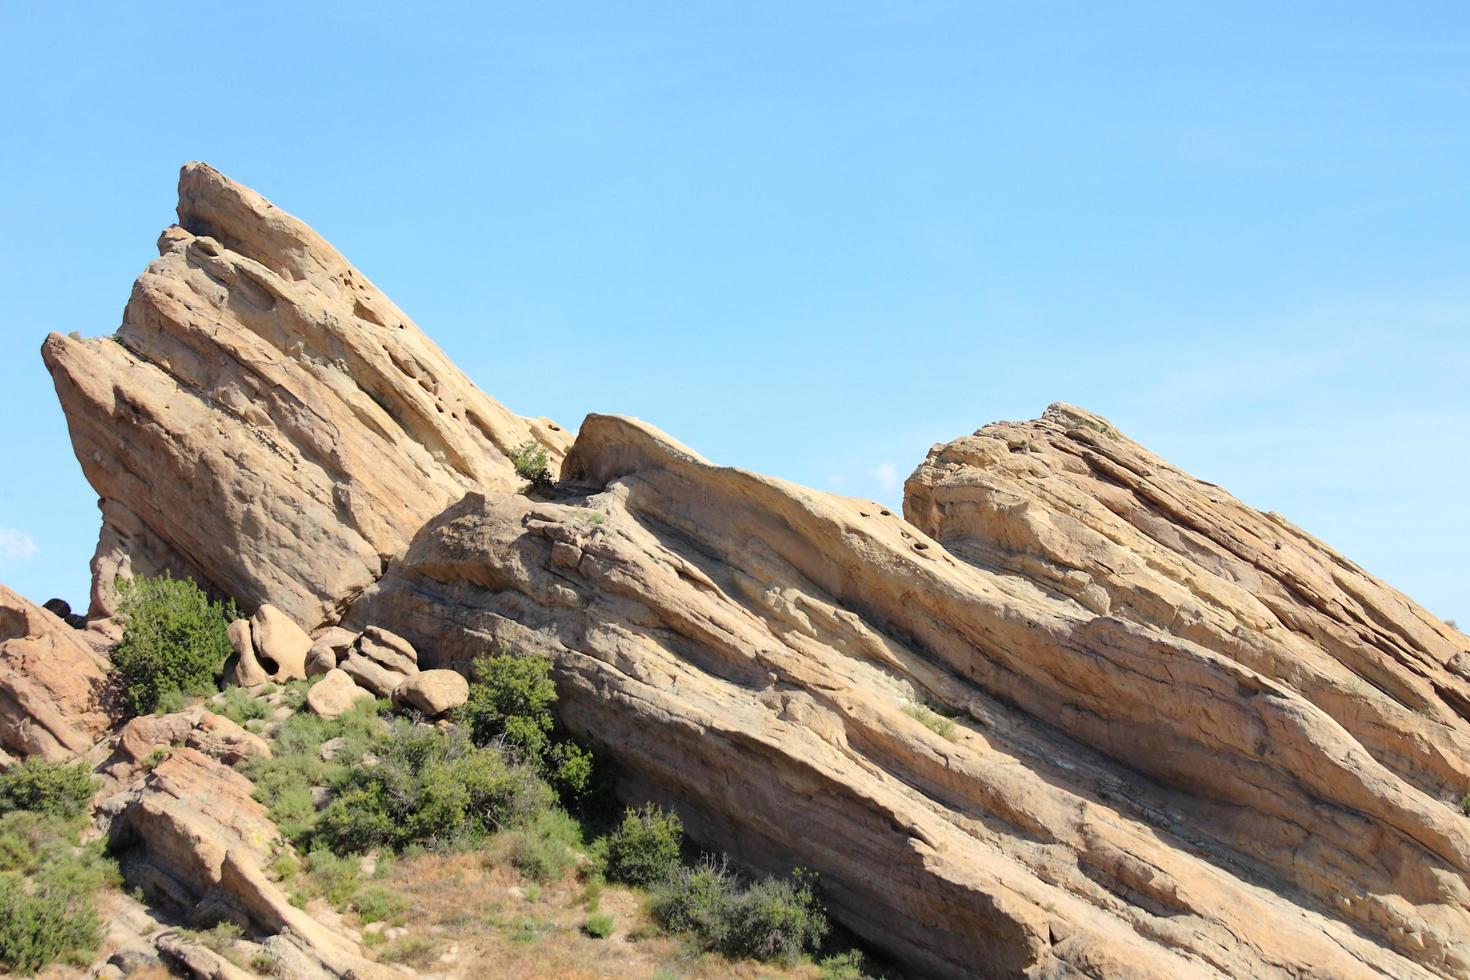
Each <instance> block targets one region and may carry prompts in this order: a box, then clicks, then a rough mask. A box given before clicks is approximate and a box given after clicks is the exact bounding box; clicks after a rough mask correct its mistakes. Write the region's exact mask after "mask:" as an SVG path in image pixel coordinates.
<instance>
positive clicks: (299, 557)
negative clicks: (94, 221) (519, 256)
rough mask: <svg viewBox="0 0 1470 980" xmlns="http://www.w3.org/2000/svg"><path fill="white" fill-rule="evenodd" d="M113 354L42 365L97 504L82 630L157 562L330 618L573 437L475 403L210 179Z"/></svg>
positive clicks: (165, 240) (407, 336) (81, 345)
mask: <svg viewBox="0 0 1470 980" xmlns="http://www.w3.org/2000/svg"><path fill="white" fill-rule="evenodd" d="M178 219H179V220H178V224H177V225H174V226H172V227H170V228H168V229H167V230H166V231H165V232H164V233H163V235H162V237H161V238H160V239H159V243H158V244H159V253H160V257H159V258H158V259H157V260H155V261H154V262H153V263H152V264H151V265H149V267H148V270H147V271H146V272H144V273H143V275H142V276H140V277H139V278H138V280H137V282H136V283H135V284H134V286H133V294H132V298H131V299H130V300H129V302H128V305H127V309H126V310H125V312H124V314H123V322H122V326H121V327H120V328H119V329H118V331H117V333H116V335H115V336H114V337H111V338H99V339H93V340H75V339H71V338H68V337H64V336H61V335H59V334H53V335H51V336H50V337H48V338H47V340H46V343H45V345H44V346H43V348H42V355H43V357H44V359H45V362H46V366H47V368H49V369H50V371H51V374H52V377H53V380H54V382H55V385H56V391H57V395H58V396H59V397H60V399H61V404H62V408H63V410H64V411H65V413H66V418H67V424H68V427H69V428H70V430H71V437H72V443H73V445H74V447H75V449H76V451H77V458H78V459H79V460H80V461H81V464H82V470H83V472H84V473H85V474H86V477H87V480H88V482H90V483H91V484H92V486H93V488H94V489H95V490H96V491H97V493H98V495H99V496H100V497H101V498H102V511H103V516H104V525H103V529H102V533H101V536H100V539H99V542H98V553H97V557H96V558H95V559H94V562H93V564H94V571H95V572H96V574H97V580H96V582H95V583H94V594H93V608H92V609H91V611H90V615H92V616H94V617H100V616H108V615H111V614H113V613H114V612H115V611H116V608H115V603H116V598H115V593H114V592H113V590H112V580H113V577H114V576H116V575H117V574H119V573H122V574H156V573H157V572H159V571H161V570H163V569H165V568H167V569H170V570H172V571H174V572H175V573H177V574H182V575H188V576H189V577H192V578H196V579H198V580H200V581H204V582H208V583H211V584H213V585H215V586H217V587H218V588H219V589H220V590H221V591H223V592H224V593H226V594H228V595H230V596H233V597H234V598H235V599H236V600H237V601H239V602H241V603H242V604H243V605H244V606H245V607H246V608H248V609H253V608H254V607H255V606H257V605H259V604H260V603H263V602H267V601H269V602H272V603H274V604H275V605H277V606H279V607H280V608H281V610H282V611H283V612H285V613H286V614H287V615H288V616H290V617H291V618H292V619H294V620H296V622H298V623H300V624H301V625H303V626H304V627H306V628H307V629H315V628H316V627H317V626H319V625H322V624H324V623H328V622H330V621H335V619H336V618H337V617H338V615H339V612H340V609H341V608H342V606H343V604H344V603H345V602H346V601H347V600H349V599H350V598H351V597H353V596H355V595H356V594H357V593H359V592H361V590H362V589H363V588H365V587H366V586H367V585H369V584H370V583H371V582H373V581H374V580H375V579H376V578H377V577H378V576H379V575H380V574H381V573H382V570H383V567H384V565H385V564H386V562H387V561H388V560H390V559H391V558H393V557H394V556H395V555H397V554H399V553H400V552H401V551H402V549H403V547H404V546H405V545H406V544H407V542H408V540H409V538H411V537H412V535H413V534H414V532H416V531H417V530H418V529H419V528H420V527H421V526H422V525H423V523H424V522H425V521H426V520H428V519H429V518H430V517H432V516H433V515H434V514H437V513H438V512H439V511H441V510H443V509H444V507H446V506H448V505H449V504H451V503H453V502H454V501H456V500H458V499H459V498H460V497H461V496H463V494H464V493H465V492H466V491H467V490H471V489H484V490H508V489H513V488H515V487H517V486H519V485H520V484H521V483H522V482H523V481H521V480H520V479H519V478H517V477H516V476H515V473H514V469H513V467H512V466H511V464H510V462H509V460H508V458H507V454H508V453H509V452H510V451H511V450H512V449H513V448H514V447H515V446H517V445H519V444H520V443H523V442H525V441H527V440H530V439H535V440H537V441H539V442H541V443H542V444H543V445H544V446H546V447H547V449H548V450H549V452H550V454H551V458H552V461H553V465H554V464H555V463H556V462H558V461H559V460H560V459H561V456H562V454H563V452H564V450H565V448H566V446H567V444H568V442H569V438H568V436H567V434H566V433H565V432H563V431H561V429H560V428H559V427H557V426H556V425H555V424H553V423H551V422H548V421H546V420H532V419H524V418H521V417H520V416H517V415H515V414H513V413H511V412H510V411H508V410H507V409H506V408H505V407H504V406H502V405H500V404H499V403H498V402H496V401H494V400H493V399H491V398H489V397H487V396H486V395H485V394H483V393H482V392H481V391H480V390H479V389H477V388H476V387H475V386H474V385H473V384H471V383H470V381H469V379H468V378H466V377H465V376H464V374H463V373H462V372H461V371H460V370H459V369H458V368H456V367H455V366H454V365H453V364H452V363H451V362H450V361H449V359H448V358H446V357H445V356H444V354H443V352H442V351H440V350H439V348H438V347H436V346H435V345H434V344H433V342H432V341H430V340H429V339H428V338H427V337H426V336H425V335H424V334H423V333H422V331H420V330H419V329H418V327H416V326H415V325H414V324H413V322H412V321H411V320H409V318H408V317H407V316H406V315H405V314H404V313H403V312H402V311H401V310H399V309H398V308H397V307H396V306H394V305H393V303H392V302H390V301H389V300H388V298H387V297H385V296H384V295H383V294H382V293H381V292H379V291H378V289H377V288H376V287H374V286H373V285H372V283H370V282H369V281H368V280H367V279H366V278H365V277H364V276H363V275H362V273H361V272H359V271H358V270H357V269H356V268H354V267H353V266H352V265H350V264H349V263H348V262H347V260H346V259H344V258H343V257H342V256H341V255H340V254H339V253H338V252H337V251H336V250H335V249H334V248H332V246H330V245H329V244H327V242H326V241H324V240H323V239H322V238H321V237H320V236H319V235H317V234H316V232H314V231H312V230H311V229H310V228H308V227H307V226H306V225H305V224H304V223H302V222H301V221H298V220H297V219H296V218H293V217H291V216H290V215H288V214H286V213H285V212H284V211H281V210H280V209H279V208H276V207H275V206H274V205H272V204H271V203H270V202H269V201H267V200H266V199H265V198H263V197H261V196H260V195H259V194H256V193H255V192H254V191H251V190H249V189H248V188H245V187H242V186H240V185H239V184H236V183H234V182H232V181H230V180H229V179H227V178H226V177H224V176H223V175H221V174H220V173H219V172H218V171H215V170H213V169H212V168H210V167H208V166H206V165H204V164H198V163H194V164H189V165H188V166H186V167H184V169H183V171H182V173H181V174H180V176H179V207H178Z"/></svg>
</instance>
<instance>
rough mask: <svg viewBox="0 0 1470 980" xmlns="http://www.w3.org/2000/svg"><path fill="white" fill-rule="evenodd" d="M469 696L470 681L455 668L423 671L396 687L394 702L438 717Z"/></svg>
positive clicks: (458, 705) (432, 716) (459, 704)
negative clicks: (454, 669)
mask: <svg viewBox="0 0 1470 980" xmlns="http://www.w3.org/2000/svg"><path fill="white" fill-rule="evenodd" d="M469 699H470V684H469V681H467V680H465V678H464V675H463V674H461V673H459V672H458V671H453V670H423V671H419V672H418V673H417V674H414V675H413V676H412V677H409V678H408V679H407V680H405V681H404V682H403V683H401V684H399V685H398V686H397V687H396V688H394V689H393V703H394V704H396V705H400V706H407V707H410V708H413V709H414V710H416V711H421V712H423V713H424V714H426V715H428V716H429V717H431V718H438V717H439V716H441V715H444V714H446V713H448V712H450V711H453V710H454V709H455V708H458V707H460V706H461V705H463V704H464V703H465V702H466V701H468V700H469Z"/></svg>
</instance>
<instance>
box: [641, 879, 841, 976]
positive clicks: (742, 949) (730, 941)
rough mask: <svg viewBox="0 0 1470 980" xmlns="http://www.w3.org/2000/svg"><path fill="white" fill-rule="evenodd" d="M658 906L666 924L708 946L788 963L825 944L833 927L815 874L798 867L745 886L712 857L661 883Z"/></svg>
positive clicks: (657, 915)
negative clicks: (785, 875)
mask: <svg viewBox="0 0 1470 980" xmlns="http://www.w3.org/2000/svg"><path fill="white" fill-rule="evenodd" d="M652 911H653V914H654V917H655V918H656V919H657V920H658V921H659V922H660V923H661V924H663V926H664V927H665V928H667V929H669V930H670V931H671V932H680V933H688V934H691V935H692V936H693V937H695V939H696V940H697V941H698V942H699V944H700V945H701V946H702V947H703V948H705V949H707V950H711V951H713V952H718V953H721V954H723V955H725V956H730V957H736V958H751V959H758V960H781V961H783V962H787V963H791V962H795V961H796V960H797V959H798V958H799V957H800V956H801V955H802V954H804V953H809V952H814V951H816V950H817V949H818V948H820V946H821V944H822V940H823V939H824V938H825V937H826V935H827V931H828V928H829V926H828V922H827V914H826V911H825V910H824V909H823V908H822V905H821V903H820V902H819V901H818V900H817V896H816V892H815V890H814V888H813V876H811V875H808V874H806V873H804V872H802V871H800V870H798V871H794V872H792V875H791V877H790V878H788V879H778V878H767V879H764V880H762V881H758V882H755V883H754V884H751V885H743V884H741V883H740V881H739V880H738V879H737V878H736V877H735V876H734V875H732V874H730V872H729V871H728V870H727V868H726V866H725V864H724V862H723V861H719V862H716V861H714V860H713V859H711V858H705V859H704V860H703V861H702V862H701V863H700V864H699V865H697V866H695V867H693V868H681V869H680V870H679V872H678V873H676V874H675V875H673V876H672V877H671V878H669V879H667V880H666V881H664V882H663V883H662V884H660V885H659V886H657V888H655V890H654V893H653V902H652Z"/></svg>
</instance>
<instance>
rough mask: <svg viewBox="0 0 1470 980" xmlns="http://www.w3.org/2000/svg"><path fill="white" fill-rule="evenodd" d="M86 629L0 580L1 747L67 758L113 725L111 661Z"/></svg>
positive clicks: (13, 750)
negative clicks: (70, 622) (8, 586)
mask: <svg viewBox="0 0 1470 980" xmlns="http://www.w3.org/2000/svg"><path fill="white" fill-rule="evenodd" d="M85 636H86V634H85V632H84V631H80V630H75V629H72V628H71V627H70V626H68V625H67V624H66V623H65V622H63V621H62V620H61V619H59V618H58V617H57V616H56V615H55V614H54V613H51V612H49V611H47V610H45V609H43V608H41V607H40V606H37V605H35V604H34V603H32V602H29V601H27V600H26V599H23V598H21V597H20V596H19V595H17V594H16V593H14V592H12V591H11V590H10V589H7V588H6V587H5V586H3V585H0V747H3V748H5V749H8V750H10V751H11V752H14V753H16V754H18V755H39V756H41V757H43V758H46V759H55V760H60V759H67V758H70V757H72V756H75V755H78V754H80V753H83V752H86V751H87V750H88V749H89V748H91V747H92V745H93V743H94V742H96V741H97V739H98V738H99V737H100V736H101V735H102V734H103V733H104V732H106V731H107V729H108V727H109V725H110V724H111V723H112V721H113V718H114V715H115V714H116V712H115V710H114V708H113V707H112V702H111V701H110V699H109V697H108V695H109V685H108V677H107V671H108V665H107V661H106V660H105V659H103V657H101V656H100V655H99V654H98V652H97V650H96V648H94V646H93V645H92V644H91V643H89V642H87V640H86V639H85Z"/></svg>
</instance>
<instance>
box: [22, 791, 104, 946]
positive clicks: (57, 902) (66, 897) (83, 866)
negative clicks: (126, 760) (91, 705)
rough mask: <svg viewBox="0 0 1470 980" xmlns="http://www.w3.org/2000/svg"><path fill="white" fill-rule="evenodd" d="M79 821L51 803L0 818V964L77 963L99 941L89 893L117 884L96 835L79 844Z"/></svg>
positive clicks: (51, 798)
mask: <svg viewBox="0 0 1470 980" xmlns="http://www.w3.org/2000/svg"><path fill="white" fill-rule="evenodd" d="M17 768H21V767H17ZM12 772H13V770H12ZM9 775H11V773H6V776H9ZM67 778H68V780H69V779H70V778H71V777H67ZM62 798H63V799H66V800H67V801H71V800H74V799H75V797H74V796H71V795H67V794H63V795H62ZM56 799H57V797H55V796H45V795H43V796H42V798H41V800H42V802H43V803H46V804H51V803H54V802H55V800H56ZM80 827H81V819H80V818H79V817H76V816H73V817H65V816H62V815H59V814H58V813H57V812H55V810H54V809H53V810H52V811H50V812H42V811H38V810H20V809H12V810H10V811H9V812H6V813H5V814H4V815H3V816H0V968H3V969H4V970H9V971H15V972H19V973H32V972H34V971H36V970H39V969H41V968H42V967H43V966H45V965H46V964H48V963H52V962H55V961H57V960H64V961H66V962H69V963H71V964H73V965H76V966H83V965H85V964H86V963H87V961H88V959H89V958H90V956H91V953H92V951H93V950H94V949H95V948H96V946H97V944H98V943H99V942H100V941H101V939H102V923H101V920H100V919H99V918H98V916H97V911H96V908H95V907H94V905H93V902H92V894H93V892H95V891H96V890H97V889H98V888H100V887H102V886H103V885H107V884H116V883H117V881H118V880H119V879H118V875H117V868H116V866H115V865H114V864H113V863H112V862H111V861H110V860H108V859H107V858H105V857H104V856H103V849H102V842H101V841H91V842H88V843H86V844H83V843H81V842H80V839H79V832H80Z"/></svg>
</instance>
